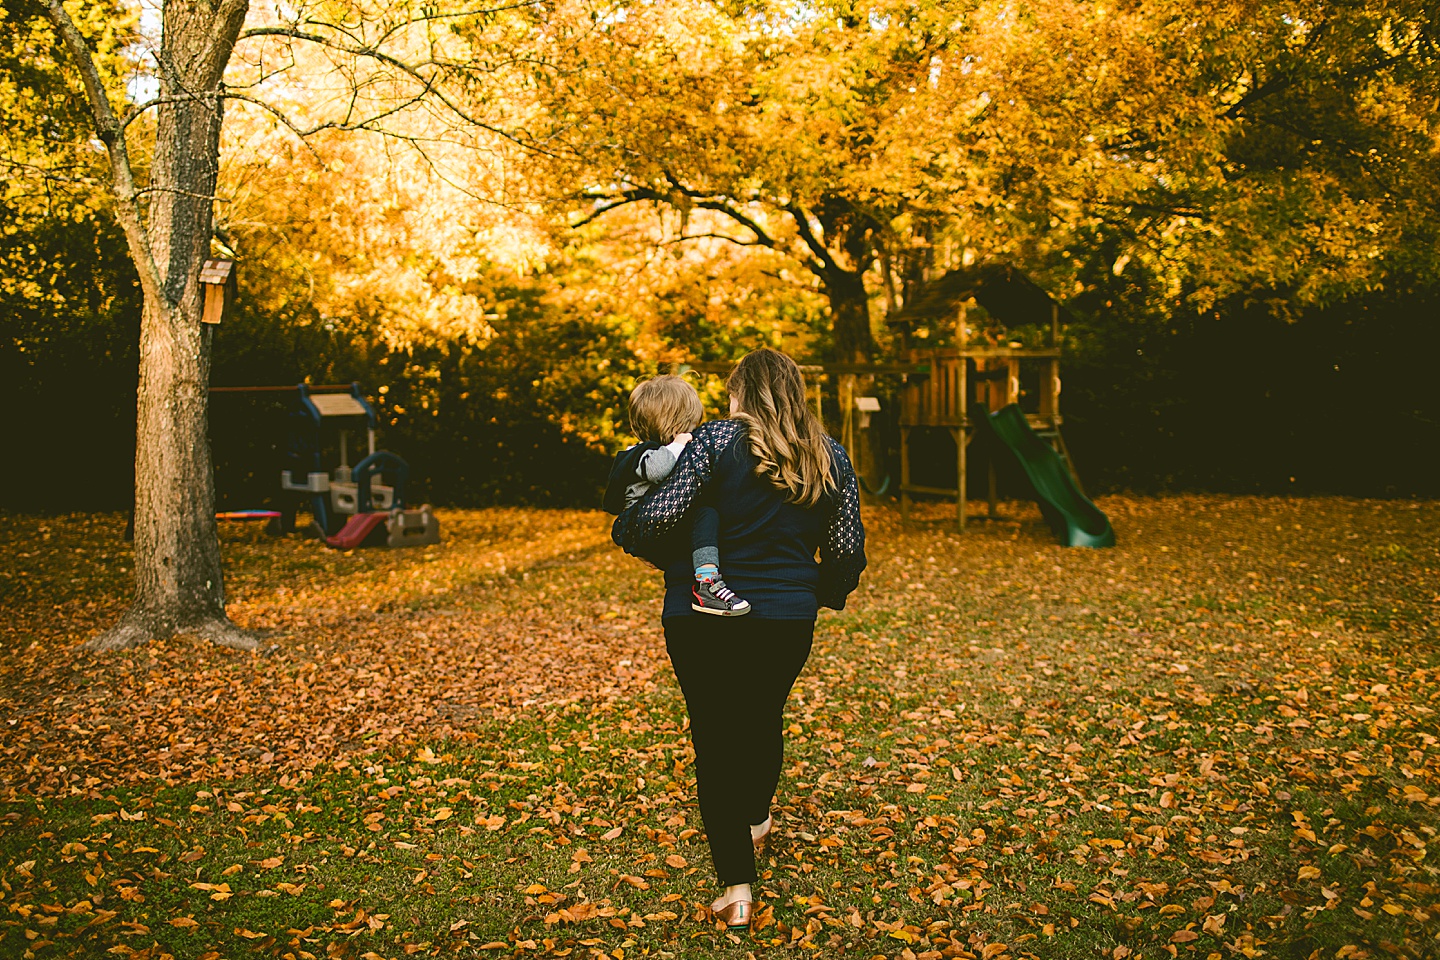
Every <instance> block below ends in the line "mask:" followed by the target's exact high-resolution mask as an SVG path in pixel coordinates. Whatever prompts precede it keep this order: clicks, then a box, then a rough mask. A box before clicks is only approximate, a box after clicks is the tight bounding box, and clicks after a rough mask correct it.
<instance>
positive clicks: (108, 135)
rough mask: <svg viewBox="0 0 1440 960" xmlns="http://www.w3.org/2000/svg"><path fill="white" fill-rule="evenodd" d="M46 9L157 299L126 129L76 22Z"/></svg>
mask: <svg viewBox="0 0 1440 960" xmlns="http://www.w3.org/2000/svg"><path fill="white" fill-rule="evenodd" d="M45 9H46V12H47V13H48V14H49V16H50V22H51V23H53V24H54V25H55V29H56V31H57V32H58V33H59V34H60V38H61V39H62V40H63V41H64V43H65V48H66V49H67V50H68V51H69V52H70V56H71V58H72V59H73V60H74V61H75V66H76V68H77V69H78V70H79V71H80V79H81V80H82V81H83V83H84V84H85V96H86V100H87V101H88V102H89V106H90V115H91V117H92V118H93V120H94V122H95V135H96V136H97V137H99V139H100V142H101V143H103V144H104V145H105V152H106V154H107V156H108V157H109V159H110V171H111V177H110V180H111V186H110V191H111V193H112V194H113V195H114V197H115V208H116V219H118V220H119V221H120V227H121V229H122V230H124V231H125V239H126V241H127V242H128V244H129V247H130V255H131V257H133V258H134V260H135V269H136V270H137V272H138V273H139V274H140V286H141V289H142V290H144V292H145V295H146V296H148V297H152V298H154V299H156V300H159V299H160V298H161V289H160V270H159V268H158V267H157V266H156V264H155V253H154V250H153V249H152V248H151V246H150V236H149V232H148V231H147V230H146V229H145V221H144V218H143V217H142V216H141V215H140V204H139V202H138V200H137V195H136V190H135V174H134V171H133V170H132V169H131V166H130V151H129V145H128V144H127V143H126V141H125V128H124V127H123V126H121V124H120V122H119V120H118V119H116V117H115V109H114V107H113V106H112V105H111V104H110V98H109V97H108V96H107V95H106V93H105V84H104V82H103V81H102V80H101V79H100V70H99V68H98V67H96V66H95V58H94V57H92V56H91V55H90V48H89V46H87V45H86V43H85V38H84V37H82V36H81V35H80V31H79V30H78V29H77V28H76V26H75V22H74V21H73V20H71V19H70V14H68V13H66V12H65V8H64V7H63V6H61V4H60V0H45Z"/></svg>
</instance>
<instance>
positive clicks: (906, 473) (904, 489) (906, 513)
mask: <svg viewBox="0 0 1440 960" xmlns="http://www.w3.org/2000/svg"><path fill="white" fill-rule="evenodd" d="M910 430H911V428H910V427H907V426H901V427H900V522H901V524H906V523H909V522H910Z"/></svg>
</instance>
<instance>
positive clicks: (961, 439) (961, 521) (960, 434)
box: [950, 427, 967, 533]
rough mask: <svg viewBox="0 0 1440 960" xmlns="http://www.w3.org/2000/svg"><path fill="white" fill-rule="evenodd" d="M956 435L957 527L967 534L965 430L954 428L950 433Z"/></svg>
mask: <svg viewBox="0 0 1440 960" xmlns="http://www.w3.org/2000/svg"><path fill="white" fill-rule="evenodd" d="M950 432H951V433H952V434H954V435H955V466H956V471H957V474H958V476H957V478H956V481H955V527H956V529H958V530H959V531H960V532H961V533H964V532H965V447H966V446H967V444H966V443H965V428H964V427H954V428H952V429H951V431H950Z"/></svg>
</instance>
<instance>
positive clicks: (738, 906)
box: [711, 900, 755, 930]
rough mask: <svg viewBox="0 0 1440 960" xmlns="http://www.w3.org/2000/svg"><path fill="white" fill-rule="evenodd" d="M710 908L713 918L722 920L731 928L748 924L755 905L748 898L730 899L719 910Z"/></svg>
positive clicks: (752, 917) (752, 915) (753, 914)
mask: <svg viewBox="0 0 1440 960" xmlns="http://www.w3.org/2000/svg"><path fill="white" fill-rule="evenodd" d="M711 909H712V912H713V913H714V914H715V919H716V920H720V921H723V922H724V924H725V926H727V927H729V928H730V929H732V930H734V929H738V928H740V927H748V926H750V921H751V920H753V919H754V917H755V905H754V904H753V903H751V902H750V901H749V900H732V901H731V902H730V903H728V904H726V905H725V906H723V907H721V908H720V909H719V910H715V909H714V908H711Z"/></svg>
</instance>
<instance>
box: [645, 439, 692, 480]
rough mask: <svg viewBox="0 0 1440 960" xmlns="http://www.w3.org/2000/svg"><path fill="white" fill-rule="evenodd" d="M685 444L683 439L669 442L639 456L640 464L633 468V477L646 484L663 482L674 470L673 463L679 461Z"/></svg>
mask: <svg viewBox="0 0 1440 960" xmlns="http://www.w3.org/2000/svg"><path fill="white" fill-rule="evenodd" d="M686 443H687V441H686V440H685V439H684V438H681V439H678V440H671V441H670V442H669V443H667V444H665V446H663V447H660V448H659V449H657V450H651V451H649V452H648V453H642V454H640V464H639V466H637V467H636V468H635V475H636V476H638V477H639V478H640V479H641V480H644V481H645V482H646V483H659V482H660V481H661V480H664V479H665V478H666V477H668V476H670V472H671V471H672V470H674V469H675V463H676V461H677V460H679V459H680V453H681V452H682V451H683V450H684V449H685V444H686Z"/></svg>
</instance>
